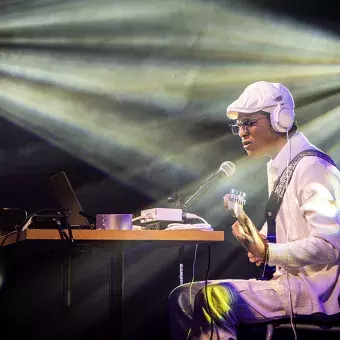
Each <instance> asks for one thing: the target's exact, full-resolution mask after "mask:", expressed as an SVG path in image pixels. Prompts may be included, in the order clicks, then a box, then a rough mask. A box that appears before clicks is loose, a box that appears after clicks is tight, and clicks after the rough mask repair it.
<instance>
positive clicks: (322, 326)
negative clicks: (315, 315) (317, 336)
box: [266, 318, 340, 340]
mask: <svg viewBox="0 0 340 340" xmlns="http://www.w3.org/2000/svg"><path fill="white" fill-rule="evenodd" d="M293 324H294V328H295V330H296V331H299V330H303V331H317V332H319V333H320V332H322V333H328V332H332V333H339V334H340V322H339V319H338V320H337V322H335V323H333V322H331V321H328V320H327V319H326V318H325V320H324V321H323V322H321V321H318V322H315V321H313V320H310V321H309V320H294V319H293ZM276 329H292V325H291V323H290V321H289V320H284V321H283V320H282V321H281V322H278V320H277V321H274V322H271V323H269V324H267V333H266V340H272V339H273V335H274V331H275V330H276ZM292 332H293V331H292ZM339 337H340V336H339ZM323 338H324V337H323Z"/></svg>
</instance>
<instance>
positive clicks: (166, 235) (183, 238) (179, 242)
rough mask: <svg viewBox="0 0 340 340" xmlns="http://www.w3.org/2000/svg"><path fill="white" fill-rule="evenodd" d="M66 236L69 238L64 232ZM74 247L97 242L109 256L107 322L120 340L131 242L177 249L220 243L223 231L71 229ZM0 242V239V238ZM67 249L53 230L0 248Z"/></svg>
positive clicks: (27, 232)
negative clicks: (37, 246) (126, 253)
mask: <svg viewBox="0 0 340 340" xmlns="http://www.w3.org/2000/svg"><path fill="white" fill-rule="evenodd" d="M65 232H66V234H67V235H68V236H69V233H68V231H67V230H65ZM72 234H73V240H74V242H75V245H74V246H75V247H76V246H77V244H84V243H85V244H86V243H93V242H95V243H97V242H99V243H100V245H101V246H103V247H104V248H105V250H106V251H108V252H109V253H110V257H111V271H110V320H112V322H111V324H112V328H113V329H112V332H113V334H114V339H118V340H119V339H122V320H123V319H122V318H123V295H124V250H125V249H127V247H129V246H131V243H132V244H134V243H135V242H143V241H155V242H162V243H161V245H163V244H164V246H165V245H166V246H179V247H182V246H183V245H187V244H196V243H207V242H209V243H210V242H221V241H223V240H224V232H223V231H196V230H176V231H164V230H162V231H159V230H76V229H73V230H72ZM0 242H1V239H0ZM46 242H48V244H49V245H53V246H57V247H58V246H59V245H61V244H60V242H62V244H63V246H65V245H66V246H67V245H68V242H67V241H66V240H61V234H60V232H59V231H58V230H54V229H27V230H25V231H24V232H22V233H21V234H20V235H19V236H18V235H16V234H13V235H10V236H9V237H8V238H6V240H5V242H4V245H3V246H9V245H11V246H12V247H13V246H14V247H15V246H17V245H16V244H15V243H18V244H30V243H35V244H37V243H39V244H40V243H42V244H43V245H44V246H46ZM64 277H65V278H66V279H65V284H64V285H63V286H64V291H65V294H64V295H65V304H66V305H69V304H70V291H71V287H70V279H69V278H70V261H69V260H66V261H65V266H64Z"/></svg>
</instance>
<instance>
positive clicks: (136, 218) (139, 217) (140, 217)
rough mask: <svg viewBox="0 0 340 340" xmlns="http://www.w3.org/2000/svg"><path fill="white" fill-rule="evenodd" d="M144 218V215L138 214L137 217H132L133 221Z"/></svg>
mask: <svg viewBox="0 0 340 340" xmlns="http://www.w3.org/2000/svg"><path fill="white" fill-rule="evenodd" d="M142 218H144V217H143V216H137V217H135V218H133V219H132V222H135V221H139V220H141V219H142Z"/></svg>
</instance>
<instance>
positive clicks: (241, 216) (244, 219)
mask: <svg viewBox="0 0 340 340" xmlns="http://www.w3.org/2000/svg"><path fill="white" fill-rule="evenodd" d="M236 218H237V220H238V221H239V223H240V224H241V226H242V228H243V230H244V231H245V232H246V233H248V234H250V229H249V226H248V225H249V223H252V222H251V220H250V218H249V217H248V215H247V214H246V213H245V212H244V211H243V210H241V211H239V212H238V214H237V216H236Z"/></svg>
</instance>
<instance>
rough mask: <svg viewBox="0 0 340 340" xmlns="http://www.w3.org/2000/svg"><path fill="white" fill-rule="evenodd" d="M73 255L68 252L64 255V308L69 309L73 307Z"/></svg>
mask: <svg viewBox="0 0 340 340" xmlns="http://www.w3.org/2000/svg"><path fill="white" fill-rule="evenodd" d="M71 260H72V259H71V254H70V253H69V252H68V251H66V252H64V253H63V263H62V270H63V280H62V284H63V291H62V294H63V306H64V307H66V308H68V307H70V306H71Z"/></svg>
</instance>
